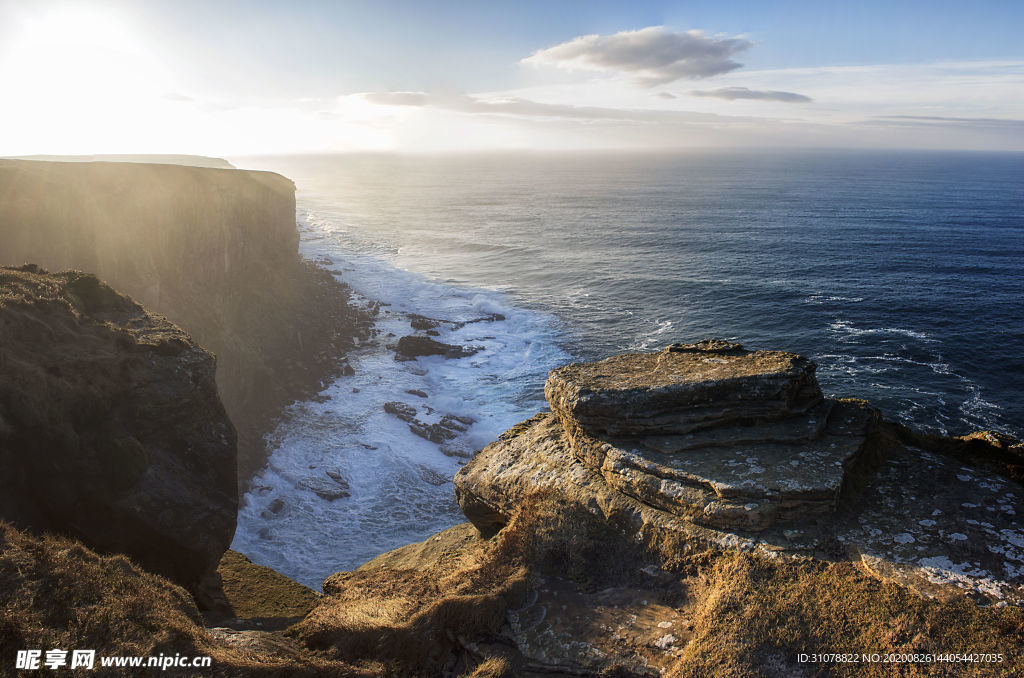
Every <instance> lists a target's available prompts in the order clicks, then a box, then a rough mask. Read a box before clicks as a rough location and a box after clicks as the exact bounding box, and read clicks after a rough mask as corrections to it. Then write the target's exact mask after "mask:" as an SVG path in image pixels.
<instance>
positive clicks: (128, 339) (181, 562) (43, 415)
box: [0, 266, 238, 591]
mask: <svg viewBox="0 0 1024 678" xmlns="http://www.w3.org/2000/svg"><path fill="white" fill-rule="evenodd" d="M235 466H236V439H235V431H234V428H233V427H232V425H231V422H230V421H229V420H228V418H227V416H226V414H225V412H224V408H223V406H222V405H221V403H220V399H219V398H218V396H217V388H216V385H215V384H214V358H213V356H211V355H210V354H209V353H207V352H206V351H204V350H203V349H202V348H200V347H199V346H198V345H196V344H195V342H193V341H192V339H191V338H190V337H189V336H188V335H187V334H185V333H184V332H182V331H181V330H180V329H179V328H178V327H176V326H175V325H173V324H172V323H170V322H168V321H167V320H166V319H164V318H163V317H161V316H158V315H154V314H152V313H149V312H148V311H146V310H145V309H144V308H142V307H141V306H139V305H138V304H136V303H135V302H134V301H132V300H131V299H130V298H128V297H125V296H122V295H120V294H118V293H117V292H115V291H114V290H112V289H111V288H110V287H108V286H107V285H105V284H103V283H102V282H100V281H99V280H98V279H96V278H95V277H93V276H91V275H87V274H84V273H80V272H77V271H69V272H65V273H57V274H47V273H45V272H44V271H42V270H40V269H38V268H36V267H33V266H26V267H21V268H0V467H2V468H3V473H2V474H0V517H3V518H5V519H8V520H11V521H12V522H13V523H15V524H16V525H19V526H22V527H27V528H31V529H33V530H37V531H41V530H49V531H56V532H61V533H66V534H70V535H72V536H75V537H77V538H79V539H81V540H82V541H83V542H85V543H86V544H88V545H90V546H92V547H93V548H96V549H99V550H101V551H105V552H119V553H125V554H128V555H130V556H131V557H132V558H134V559H135V560H136V561H138V562H139V563H141V564H143V565H144V566H145V567H146V568H147V569H149V570H151V571H154V572H157V573H160V574H164V575H167V576H169V577H171V578H172V579H174V580H176V581H178V582H180V583H183V584H185V585H187V586H189V587H190V588H191V589H193V590H194V591H195V590H197V588H198V586H199V584H200V582H201V580H203V579H204V577H205V576H206V575H208V574H210V573H211V572H212V571H213V570H214V568H216V566H217V562H218V561H219V560H220V557H221V555H222V554H223V553H224V551H225V549H226V548H227V547H228V544H230V542H231V539H232V536H233V534H234V530H235V514H236V511H237V507H238V500H237V480H236V475H235V473H236V471H235Z"/></svg>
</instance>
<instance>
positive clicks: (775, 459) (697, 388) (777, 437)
mask: <svg viewBox="0 0 1024 678" xmlns="http://www.w3.org/2000/svg"><path fill="white" fill-rule="evenodd" d="M814 371H815V366H814V363H812V362H811V361H809V360H807V359H805V358H802V357H800V356H798V355H795V354H792V353H782V352H778V351H748V350H745V349H744V348H743V347H742V346H740V345H738V344H734V343H729V342H725V341H721V340H708V341H703V342H700V343H697V344H673V345H672V346H669V347H667V348H666V349H665V350H663V351H661V352H659V353H631V354H624V355H619V356H614V357H612V358H608V359H605V360H601V361H598V362H595V363H582V364H573V365H568V366H566V367H563V368H560V369H557V370H553V371H552V372H551V375H550V377H549V378H548V381H547V385H546V388H545V394H546V395H547V397H548V401H549V403H550V404H551V408H552V411H553V412H554V414H555V416H556V417H557V418H558V419H559V420H560V421H561V423H562V426H563V427H564V428H565V431H566V434H567V443H568V446H569V449H570V451H571V452H572V453H573V455H574V456H575V457H576V458H577V459H578V460H579V461H580V462H582V463H583V465H584V466H587V467H588V468H590V469H593V470H595V471H598V472H599V473H600V474H601V475H602V477H603V478H604V480H605V482H607V483H608V485H609V486H610V487H612V488H615V489H616V490H618V491H620V492H622V493H624V494H626V495H628V496H631V497H634V498H636V499H639V500H641V501H643V502H644V503H646V504H648V505H650V506H653V507H657V508H659V509H662V510H665V511H669V512H671V513H675V514H677V515H680V516H684V517H685V518H686V519H687V520H691V521H694V522H697V523H701V524H704V525H708V526H711V527H719V528H724V529H730V528H734V527H736V528H746V529H765V528H767V527H770V526H771V525H773V524H774V523H775V522H776V521H793V520H798V519H800V518H801V517H805V516H813V515H816V514H818V513H820V512H822V511H824V512H826V513H827V512H832V511H834V510H835V509H836V507H837V505H838V502H839V496H840V492H841V491H842V488H843V484H844V481H845V479H846V477H847V474H848V473H850V472H854V471H856V470H857V469H859V467H860V465H862V464H863V463H866V462H867V461H868V460H869V458H868V457H866V456H865V455H864V451H865V445H866V435H867V426H868V423H869V422H870V420H871V415H870V414H868V413H867V412H866V411H864V410H861V409H858V408H857V407H854V406H850V405H845V404H841V403H840V404H836V403H835V402H833V401H829V400H824V399H823V398H822V396H821V390H820V389H819V387H818V383H817V380H816V379H815V377H814Z"/></svg>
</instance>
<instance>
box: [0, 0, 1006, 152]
mask: <svg viewBox="0 0 1024 678" xmlns="http://www.w3.org/2000/svg"><path fill="white" fill-rule="evenodd" d="M769 4H770V3H769ZM1022 19H1024V17H1022V10H1021V8H1020V6H1017V5H1015V4H1013V3H999V2H989V3H976V4H974V5H972V6H970V7H969V8H968V7H967V6H966V5H963V4H958V3H945V2H937V3H923V2H922V3H899V4H896V5H891V4H890V3H861V4H858V5H857V6H856V7H852V6H849V7H844V6H840V5H839V4H833V3H825V4H824V5H821V4H820V3H810V2H807V3H785V4H780V5H778V9H777V10H776V11H769V10H768V9H767V8H766V7H765V6H763V5H762V4H761V3H731V4H730V5H729V6H728V7H721V6H719V5H718V4H716V3H664V2H648V3H639V4H635V3H634V4H630V5H629V6H627V5H626V3H558V4H556V5H549V4H547V3H525V4H522V5H520V4H518V3H517V4H515V5H512V4H506V5H498V4H495V3H482V4H474V3H463V2H444V3H401V2H381V3H369V2H343V3H330V2H309V3H302V4H300V5H293V4H291V3H282V2H250V3H242V2H217V3H197V2H191V1H186V2H175V3H172V2H159V1H150V2H137V3H132V2H116V1H103V0H92V1H89V0H82V1H79V2H60V1H53V2H51V1H44V2H27V1H26V2H19V1H17V0H15V1H13V2H12V1H11V0H7V1H6V2H3V3H0V85H2V87H3V92H4V95H5V96H4V102H5V105H4V107H3V109H2V110H0V120H2V122H3V125H4V129H5V131H6V133H5V134H4V136H3V137H0V154H4V155H17V154H33V153H58V154H59V153H63V154H68V153H82V154H90V153H197V154H206V155H246V154H268V153H294V152H325V153H326V152H349V151H397V152H449V151H456V152H458V151H477V150H490V149H528V150H559V149H672V148H686V147H714V146H726V147H864V148H897V147H906V148H950V149H986V150H1021V149H1024V135H1022V134H1021V132H1022V130H1024V113H1022V109H1024V55H1022V54H1021V50H1020V47H1019V45H1020V44H1021V43H1020V42H1019V40H1017V39H1016V35H1015V31H1014V30H1013V29H1014V27H1019V26H1020V25H1021V22H1022Z"/></svg>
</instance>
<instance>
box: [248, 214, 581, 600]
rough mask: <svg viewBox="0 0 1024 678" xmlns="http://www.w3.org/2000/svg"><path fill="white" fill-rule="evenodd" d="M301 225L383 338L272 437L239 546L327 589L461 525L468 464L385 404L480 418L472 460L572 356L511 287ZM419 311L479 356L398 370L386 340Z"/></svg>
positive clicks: (472, 437) (337, 231)
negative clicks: (460, 283)
mask: <svg viewBox="0 0 1024 678" xmlns="http://www.w3.org/2000/svg"><path fill="white" fill-rule="evenodd" d="M300 230H301V233H302V238H303V239H302V251H303V253H304V254H305V255H306V256H308V257H310V258H314V259H317V258H323V257H326V258H328V259H330V260H331V261H332V262H333V263H332V264H331V265H330V266H329V268H331V269H332V270H334V271H335V272H336V273H337V274H338V276H339V278H340V279H341V280H343V281H344V282H346V283H348V284H349V285H350V286H351V287H352V288H353V290H354V291H355V292H356V293H357V294H358V295H361V296H362V297H363V298H365V299H373V300H379V301H382V302H384V303H387V304H390V306H386V307H383V308H382V309H381V311H380V313H379V315H378V318H377V321H376V324H375V329H376V330H377V331H378V335H377V340H376V341H371V342H364V343H363V345H361V346H360V347H359V348H358V349H356V350H354V351H353V352H351V353H350V355H349V356H348V357H349V362H350V364H351V365H352V366H353V368H354V369H355V371H356V374H355V375H354V376H350V377H341V378H339V379H337V380H336V381H335V382H334V383H332V384H331V385H330V386H329V387H328V388H327V389H325V390H324V391H323V392H322V393H321V395H320V397H319V398H317V399H315V400H313V401H306V402H301V403H296V404H295V405H293V406H292V407H291V408H289V409H288V411H287V412H286V413H285V416H284V417H283V418H282V421H281V423H280V425H279V426H278V428H277V430H276V431H274V433H273V434H272V435H271V436H270V443H271V447H272V450H273V451H272V453H271V456H270V458H269V461H268V465H267V467H266V469H264V470H263V472H262V473H261V474H259V475H258V476H257V477H256V478H255V479H254V481H253V484H252V487H253V489H252V490H251V491H250V492H249V493H247V494H246V496H245V497H244V500H243V505H242V507H241V508H240V510H239V517H238V530H237V531H236V534H235V540H234V543H233V544H232V548H234V549H236V550H238V551H241V552H242V553H245V554H246V555H248V556H249V557H250V558H251V559H252V560H253V561H254V562H257V563H260V564H263V565H267V566H270V567H272V568H274V569H275V570H278V571H279V572H282V573H284V574H286V575H288V576H290V577H292V578H294V579H296V580H297V581H300V582H302V583H304V584H306V585H308V586H311V587H313V588H319V586H320V584H321V582H322V581H323V579H324V578H325V577H327V576H328V575H330V574H332V573H334V572H338V571H342V570H350V569H352V568H354V567H356V566H358V565H360V564H361V563H363V562H365V561H366V560H369V559H370V558H372V557H374V556H376V555H378V554H379V553H382V552H384V551H387V550H389V549H392V548H395V547H397V546H401V545H403V544H407V543H410V542H414V541H419V540H422V539H423V538H425V537H427V536H428V535H430V534H432V533H434V532H436V531H439V530H441V529H444V528H446V527H449V526H451V525H454V524H456V523H458V522H461V521H462V520H464V518H463V517H462V515H461V513H460V512H459V509H458V506H457V504H456V502H455V498H454V493H453V489H452V484H451V477H452V476H453V475H454V474H455V472H456V471H457V470H458V468H459V465H460V463H464V462H460V459H459V458H457V457H450V456H446V455H445V454H444V453H442V451H441V449H440V446H439V445H438V444H435V443H432V442H429V441H427V440H425V439H423V438H421V437H419V436H417V435H415V434H414V433H413V432H412V431H410V429H409V425H408V424H407V423H406V422H404V421H402V420H400V419H398V418H397V417H396V416H394V415H392V414H388V413H387V412H385V411H384V409H383V406H384V403H387V402H391V401H399V402H404V403H406V404H408V405H410V406H412V407H415V408H417V410H418V411H417V418H419V419H421V420H422V421H424V422H425V423H427V424H430V423H435V422H436V421H438V420H439V419H440V418H441V417H442V416H443V415H444V414H452V415H459V416H469V417H472V418H473V419H474V420H475V422H474V423H473V424H472V425H471V426H470V427H469V429H468V430H467V431H466V432H465V433H464V434H462V435H460V436H459V438H458V439H457V440H454V441H451V444H452V446H454V447H458V448H460V449H463V450H467V451H470V452H471V451H472V450H474V449H479V448H481V447H483V446H484V445H486V444H487V443H489V442H490V441H492V440H493V439H495V438H496V437H497V436H498V435H499V434H500V433H501V432H503V431H505V430H506V429H508V428H509V427H510V426H512V425H514V424H516V423H517V422H519V421H521V420H523V419H526V418H528V417H530V416H532V415H533V414H534V413H536V412H537V411H538V410H541V409H544V407H545V403H544V401H543V394H542V393H541V391H540V386H541V385H542V384H543V382H544V379H545V376H546V374H547V372H548V370H550V369H551V368H553V367H555V366H557V365H559V364H563V363H565V362H567V361H568V360H569V359H570V356H568V355H567V354H566V353H565V352H564V351H563V350H562V349H561V348H560V345H559V338H560V328H559V325H558V323H557V321H556V319H555V318H553V317H551V316H547V315H544V314H541V313H537V312H534V311H529V310H525V309H522V308H518V307H516V306H515V305H514V303H513V302H512V301H511V300H510V299H509V298H508V297H506V296H505V295H504V294H502V293H500V292H494V291H489V290H479V289H465V288H460V287H455V286H451V285H444V284H440V283H436V282H433V281H430V280H427V279H426V278H424V277H423V276H421V275H417V274H414V273H410V272H408V271H403V270H401V269H398V268H396V267H395V266H393V265H391V264H390V263H389V260H388V257H389V254H388V251H387V248H386V247H385V248H379V247H374V246H371V247H370V248H364V247H360V246H353V248H352V249H351V250H350V249H347V247H348V245H351V244H352V243H350V242H349V241H348V239H347V238H346V235H345V229H344V227H343V226H339V225H337V224H334V223H331V222H330V221H329V220H324V219H317V218H316V217H312V216H309V217H307V218H306V219H305V220H304V222H303V223H302V224H301V229H300ZM409 313H415V314H419V315H423V316H427V317H429V318H435V319H439V320H445V321H452V322H448V323H442V324H441V325H439V326H438V327H437V328H436V331H438V332H439V333H440V336H438V337H437V339H438V340H439V341H442V342H445V343H449V344H458V345H471V346H476V347H480V348H481V350H480V351H479V352H477V353H476V354H475V355H472V356H469V357H466V358H461V359H453V360H446V359H445V358H443V357H441V356H431V357H423V358H419V359H417V360H414V361H409V362H399V361H396V360H395V359H394V358H395V354H394V352H393V351H392V350H390V349H389V348H388V345H389V344H393V343H394V342H396V341H397V338H398V337H401V336H403V335H407V334H412V333H413V330H412V328H411V326H410V325H409V318H408V316H407V315H406V314H409ZM502 317H503V318H504V319H501V318H502ZM492 318H494V319H492ZM467 321H476V322H467ZM460 322H463V323H466V324H463V325H461V326H460V325H459V324H458V323H460ZM388 334H394V335H395V336H394V337H388V336H387V335H388ZM408 390H418V391H422V392H424V393H427V394H428V398H426V399H424V398H421V397H418V396H416V395H412V394H409V393H407V392H406V391H408ZM427 408H429V409H430V410H432V412H428V409H427ZM370 448H373V449H370ZM328 471H329V472H331V473H332V474H334V475H336V476H340V477H341V478H343V479H344V481H345V482H347V483H348V489H347V491H348V492H349V493H350V494H351V496H350V497H342V498H336V499H334V500H333V501H331V500H328V499H324V498H322V497H321V496H318V495H317V494H316V493H315V492H314V491H313V490H312V489H309V485H311V484H312V485H314V486H315V487H317V489H321V488H322V487H323V486H326V487H327V488H328V489H340V488H341V485H338V484H337V483H336V482H335V481H333V480H332V479H331V477H330V476H329V475H328V474H327V473H328ZM332 483H333V484H332Z"/></svg>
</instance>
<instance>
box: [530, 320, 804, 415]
mask: <svg viewBox="0 0 1024 678" xmlns="http://www.w3.org/2000/svg"><path fill="white" fill-rule="evenodd" d="M814 369H815V366H814V363H812V362H811V361H809V360H807V359H806V358H802V357H800V356H798V355H796V354H794V353H782V352H778V351H746V350H744V349H743V348H742V347H741V346H739V345H738V344H731V343H729V342H724V341H721V340H708V341H704V342H700V343H697V344H674V345H672V346H669V347H668V348H666V349H665V350H664V351H662V352H660V353H627V354H623V355H618V356H614V357H611V358H607V359H605V360H601V361H598V362H595V363H573V364H571V365H566V366H565V367H562V368H559V369H557V370H553V371H552V372H551V375H550V377H549V378H548V381H547V384H546V385H545V387H544V395H545V397H547V400H548V403H549V404H550V405H551V409H552V411H553V412H555V414H557V415H558V416H559V417H560V418H562V419H563V420H564V421H567V422H573V423H575V424H578V425H580V426H582V427H583V428H585V429H588V430H590V431H593V432H595V433H604V434H610V435H644V434H649V433H661V434H681V433H682V434H685V433H689V432H691V431H696V430H698V429H702V428H708V427H712V426H719V425H722V424H726V423H735V422H751V421H761V420H766V419H778V418H782V417H787V416H792V415H794V414H800V413H803V412H806V411H807V410H809V409H810V408H812V407H814V406H815V405H817V404H818V403H820V402H821V400H822V395H821V390H820V389H819V388H818V383H817V380H816V379H815V378H814Z"/></svg>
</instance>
